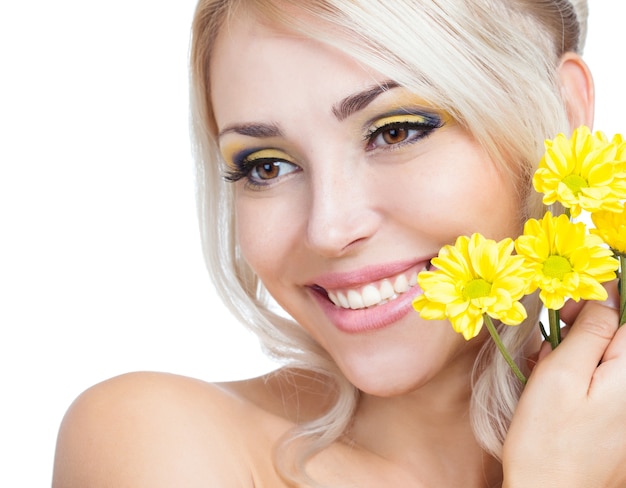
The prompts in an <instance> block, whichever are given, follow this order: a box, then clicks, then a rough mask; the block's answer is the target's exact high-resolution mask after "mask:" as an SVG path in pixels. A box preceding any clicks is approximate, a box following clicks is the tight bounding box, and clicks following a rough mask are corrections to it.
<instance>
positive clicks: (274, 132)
mask: <svg viewBox="0 0 626 488" xmlns="http://www.w3.org/2000/svg"><path fill="white" fill-rule="evenodd" d="M230 132H236V133H237V134H241V135H242V136H249V137H280V136H282V132H281V131H280V129H279V128H278V126H277V125H275V124H262V123H250V124H234V125H229V126H228V127H224V129H222V130H221V131H220V133H219V134H218V137H222V136H223V135H224V134H228V133H230Z"/></svg>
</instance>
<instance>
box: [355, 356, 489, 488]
mask: <svg viewBox="0 0 626 488" xmlns="http://www.w3.org/2000/svg"><path fill="white" fill-rule="evenodd" d="M474 359H475V355H474V354H469V355H468V356H467V357H460V358H457V361H455V362H454V363H453V364H451V365H450V367H449V368H447V369H446V370H445V371H442V372H441V373H439V375H438V376H437V377H435V378H432V379H431V380H430V381H429V382H428V383H427V384H425V385H423V386H420V387H419V388H418V389H415V390H413V391H411V392H409V393H406V394H403V395H399V396H394V397H389V398H381V397H375V396H371V395H367V394H363V396H362V399H361V402H360V405H359V408H358V410H357V412H356V415H355V419H354V424H353V427H352V429H351V430H350V432H349V434H348V435H349V437H350V438H351V440H352V441H353V442H355V443H356V444H357V445H359V446H360V447H362V448H363V449H366V450H367V451H370V452H372V453H373V454H375V455H377V456H379V457H381V458H383V459H386V460H389V461H391V462H392V463H393V464H395V465H397V466H400V467H401V468H402V469H403V470H404V471H406V472H409V473H412V474H413V473H414V475H415V478H416V480H419V481H420V482H422V483H424V484H425V485H426V486H467V487H470V486H476V487H485V486H496V485H497V484H498V481H499V480H500V479H501V468H500V464H499V463H498V462H497V461H496V460H495V459H493V458H492V457H490V456H488V455H487V454H486V453H485V452H484V451H483V450H482V449H481V448H480V446H479V445H478V443H477V442H476V439H475V437H474V434H473V432H472V429H471V425H470V419H469V414H468V412H469V404H470V396H471V378H470V376H471V371H472V367H473V362H474Z"/></svg>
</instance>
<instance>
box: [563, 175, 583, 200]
mask: <svg viewBox="0 0 626 488" xmlns="http://www.w3.org/2000/svg"><path fill="white" fill-rule="evenodd" d="M562 181H563V183H565V184H566V185H567V187H568V188H569V189H570V190H572V193H573V194H574V195H578V194H579V193H580V191H581V190H582V189H583V188H588V187H589V183H587V180H586V179H584V178H583V177H582V176H578V175H568V176H566V177H565V178H563V180H562Z"/></svg>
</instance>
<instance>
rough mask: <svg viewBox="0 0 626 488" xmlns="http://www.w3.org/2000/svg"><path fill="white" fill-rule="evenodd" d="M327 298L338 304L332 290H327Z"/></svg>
mask: <svg viewBox="0 0 626 488" xmlns="http://www.w3.org/2000/svg"><path fill="white" fill-rule="evenodd" d="M328 299H329V300H330V301H331V302H333V303H334V304H335V306H336V307H338V306H339V300H338V299H337V295H335V294H334V293H333V292H332V291H329V292H328Z"/></svg>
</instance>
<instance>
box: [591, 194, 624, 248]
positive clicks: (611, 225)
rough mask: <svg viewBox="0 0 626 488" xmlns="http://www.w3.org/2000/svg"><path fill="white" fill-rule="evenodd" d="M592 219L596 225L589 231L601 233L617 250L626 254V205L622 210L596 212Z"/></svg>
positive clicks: (611, 246)
mask: <svg viewBox="0 0 626 488" xmlns="http://www.w3.org/2000/svg"><path fill="white" fill-rule="evenodd" d="M591 220H592V221H593V223H594V225H595V226H596V228H595V229H591V230H590V231H589V232H591V233H592V234H596V235H599V236H600V237H601V238H602V240H603V241H604V242H606V243H607V244H608V245H609V247H610V248H611V249H613V250H614V251H615V252H617V253H619V254H622V255H624V256H626V207H625V206H622V210H621V211H620V212H608V211H602V212H594V213H592V214H591Z"/></svg>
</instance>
